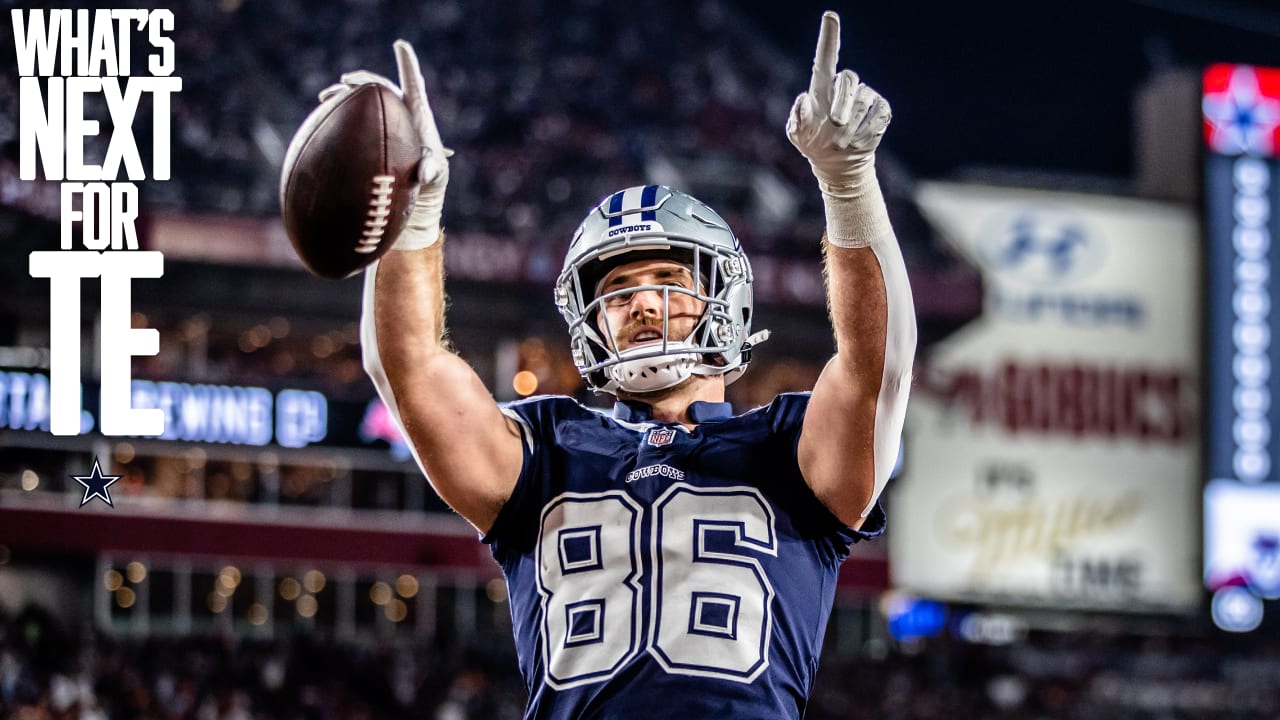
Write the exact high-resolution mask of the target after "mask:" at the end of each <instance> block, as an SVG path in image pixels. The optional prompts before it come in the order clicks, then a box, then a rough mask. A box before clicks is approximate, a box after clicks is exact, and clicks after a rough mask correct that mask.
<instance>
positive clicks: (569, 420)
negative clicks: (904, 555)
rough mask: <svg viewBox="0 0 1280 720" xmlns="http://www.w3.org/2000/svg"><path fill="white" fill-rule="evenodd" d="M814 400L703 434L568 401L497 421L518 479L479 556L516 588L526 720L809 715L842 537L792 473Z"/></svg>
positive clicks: (848, 534) (712, 417)
mask: <svg viewBox="0 0 1280 720" xmlns="http://www.w3.org/2000/svg"><path fill="white" fill-rule="evenodd" d="M808 401H809V394H808V393H794V394H784V395H780V396H778V397H777V398H776V399H775V400H774V401H773V403H771V404H770V405H768V406H766V407H762V408H758V409H756V410H752V411H750V412H747V413H744V414H741V415H736V416H731V415H730V414H729V410H728V405H726V404H723V403H695V404H694V406H692V407H691V413H692V414H693V416H694V417H695V419H696V420H697V421H698V423H699V424H698V425H697V426H696V427H695V428H694V429H693V430H688V429H687V428H684V427H683V426H680V425H675V424H662V423H655V422H652V421H650V419H649V417H648V407H647V406H643V405H639V404H632V405H626V404H621V403H620V404H619V405H618V406H617V407H616V408H615V410H614V413H613V415H610V414H607V413H605V412H601V411H597V410H592V409H589V408H586V407H584V406H582V405H581V404H579V403H577V402H576V401H574V400H572V399H570V398H566V397H541V398H534V399H530V400H526V401H521V402H518V403H514V404H512V405H510V406H507V407H506V408H505V412H507V413H508V414H509V415H510V416H512V417H514V418H515V419H517V420H518V421H519V423H520V424H521V426H522V428H523V431H524V436H525V449H524V452H525V454H524V467H523V470H522V472H521V475H520V478H519V480H518V481H517V483H516V486H515V488H514V491H513V493H512V495H511V498H510V499H509V500H508V501H507V503H506V505H505V506H504V507H503V509H502V511H501V512H500V513H499V515H498V518H497V520H496V521H495V522H494V525H493V527H492V528H491V529H490V531H489V533H488V534H487V535H486V536H485V538H484V541H485V542H487V543H490V544H491V546H492V551H493V555H494V557H495V558H496V559H497V560H498V562H499V563H500V564H501V565H502V569H503V572H504V573H505V575H506V579H507V586H508V588H509V597H510V602H511V613H512V620H513V624H514V629H515V641H516V649H517V653H518V655H519V662H520V671H521V674H522V675H523V676H524V680H525V683H526V684H527V686H528V689H529V705H528V709H527V711H526V715H525V717H526V718H557V719H566V720H567V719H568V718H609V719H610V720H616V719H623V718H644V719H645V720H650V719H651V718H655V717H661V718H699V719H704V718H724V719H728V718H733V719H734V720H749V719H750V718H770V719H771V720H774V719H776V718H799V717H801V716H802V715H803V714H804V708H805V703H806V700H807V697H808V695H809V691H810V689H811V687H812V684H813V679H814V675H815V672H816V669H817V663H818V655H819V652H820V650H821V646H822V639H823V634H824V632H825V629H826V625H827V619H828V617H829V615H830V611H831V604H832V600H833V598H834V594H835V586H836V579H837V575H838V572H839V567H840V564H841V562H843V561H844V559H845V558H846V557H847V556H848V554H849V549H850V547H851V545H852V544H853V543H854V542H856V541H858V540H860V539H865V538H868V537H872V536H875V535H878V534H879V533H880V532H882V531H883V529H884V514H883V512H882V511H881V509H880V508H879V506H877V507H876V508H875V510H874V511H873V512H872V514H871V515H870V516H869V517H868V518H867V520H866V522H865V523H864V525H863V527H862V529H861V530H860V531H854V530H852V529H850V528H848V527H846V526H844V525H843V524H842V523H841V522H840V521H839V520H838V519H837V518H836V517H835V516H834V515H832V514H831V512H830V511H828V510H827V509H826V507H825V506H824V505H823V504H822V503H821V502H820V501H819V500H818V499H817V498H816V497H815V496H814V495H813V493H812V491H811V490H810V489H809V487H808V485H807V484H806V483H805V481H804V479H803V478H802V477H801V475H800V470H799V467H798V466H797V462H796V443H797V440H798V438H799V435H800V426H801V423H802V421H803V419H804V413H805V409H806V407H807V406H808Z"/></svg>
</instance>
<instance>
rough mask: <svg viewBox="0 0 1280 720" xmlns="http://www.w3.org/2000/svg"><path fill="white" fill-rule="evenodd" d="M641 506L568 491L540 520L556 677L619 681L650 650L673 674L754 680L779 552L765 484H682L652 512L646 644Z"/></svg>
mask: <svg viewBox="0 0 1280 720" xmlns="http://www.w3.org/2000/svg"><path fill="white" fill-rule="evenodd" d="M641 514H642V513H641V508H640V506H639V504H638V503H637V502H636V501H635V500H633V499H631V497H630V496H628V495H627V494H626V493H624V492H622V491H619V490H614V491H609V492H603V493H565V494H563V495H561V496H559V497H557V498H556V499H555V500H553V501H552V502H551V503H550V504H549V505H548V506H547V508H546V509H545V510H544V511H543V513H542V527H541V531H540V535H539V541H538V591H539V593H540V594H541V595H542V610H543V628H542V631H543V643H542V645H543V660H544V663H545V665H546V668H547V682H548V683H549V684H550V685H551V686H552V687H554V688H556V689H564V688H569V687H574V686H577V685H583V684H587V683H593V682H599V681H601V680H605V679H607V678H609V677H611V676H612V675H613V674H614V673H616V672H617V671H618V670H619V669H620V668H621V667H622V666H623V665H625V664H626V663H627V662H628V661H629V660H631V659H632V658H633V657H635V656H636V655H637V654H638V653H640V652H641V651H642V650H644V649H647V650H648V652H650V653H651V654H652V655H653V656H654V658H656V659H657V661H658V663H659V664H660V665H661V666H662V667H663V669H665V670H666V671H667V672H669V673H675V674H680V675H698V676H705V677H717V678H723V679H726V680H734V681H738V682H744V683H746V682H751V681H752V680H754V679H755V678H757V677H759V675H760V673H762V672H763V671H764V669H765V668H766V667H768V665H769V640H770V636H771V633H772V626H773V622H772V602H773V596H774V591H773V586H772V585H771V584H770V582H769V578H768V577H767V576H766V575H765V573H764V569H763V567H762V566H761V563H760V560H759V559H758V557H757V556H758V555H761V554H766V555H775V556H776V555H777V552H778V544H777V536H776V534H775V522H774V516H773V513H772V511H771V510H770V508H769V505H768V503H766V502H765V500H764V497H763V496H762V495H761V494H760V492H759V491H758V490H756V489H755V488H749V487H731V488H698V487H695V486H693V485H690V484H688V483H676V484H674V485H672V486H671V488H670V489H668V490H667V492H665V493H664V494H663V495H662V497H660V498H659V499H658V500H657V502H655V503H654V507H653V521H652V522H653V524H652V528H651V532H650V535H649V547H648V548H647V549H648V550H650V552H651V554H652V559H653V570H652V573H653V577H652V579H651V580H652V581H651V583H650V585H651V590H650V592H651V597H652V603H651V609H650V610H649V612H650V618H651V620H652V622H651V623H650V624H649V628H650V630H649V637H648V640H647V643H642V642H641V638H640V634H641V627H642V626H643V625H642V622H641V620H642V619H643V618H642V612H643V610H642V608H641V607H640V597H641V596H640V588H641V580H642V577H641V574H642V572H643V569H642V560H641V552H642V551H643V550H645V549H646V548H643V547H642V543H641V536H640V518H641Z"/></svg>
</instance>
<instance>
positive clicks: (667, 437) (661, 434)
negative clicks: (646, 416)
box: [649, 428, 676, 447]
mask: <svg viewBox="0 0 1280 720" xmlns="http://www.w3.org/2000/svg"><path fill="white" fill-rule="evenodd" d="M675 439H676V430H675V428H654V429H652V430H650V431H649V444H650V445H652V446H654V447H662V446H663V445H670V444H671V442H672V441H673V440H675Z"/></svg>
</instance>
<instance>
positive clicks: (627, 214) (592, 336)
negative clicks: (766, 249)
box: [555, 185, 769, 394]
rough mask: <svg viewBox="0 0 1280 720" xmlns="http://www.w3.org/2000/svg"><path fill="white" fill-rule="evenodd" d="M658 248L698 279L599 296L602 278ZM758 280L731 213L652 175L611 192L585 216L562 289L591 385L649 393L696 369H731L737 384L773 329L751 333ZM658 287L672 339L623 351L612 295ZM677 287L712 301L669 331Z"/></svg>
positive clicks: (581, 367) (560, 301)
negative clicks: (728, 217) (608, 307)
mask: <svg viewBox="0 0 1280 720" xmlns="http://www.w3.org/2000/svg"><path fill="white" fill-rule="evenodd" d="M651 258H660V259H664V260H673V261H675V262H678V263H681V264H684V265H685V266H686V267H688V268H689V270H690V271H691V273H692V274H693V277H694V279H695V285H696V287H694V288H693V289H692V290H687V289H685V288H681V287H674V286H668V285H640V286H633V287H627V288H624V289H621V290H616V291H612V292H607V293H604V294H602V295H600V296H599V297H597V291H598V289H599V288H598V287H597V286H598V285H599V283H600V281H601V280H603V279H604V277H605V275H606V274H608V273H609V271H610V270H612V269H613V268H615V267H618V266H619V265H623V264H625V263H629V262H634V261H636V260H646V259H651ZM751 283H752V276H751V265H750V263H748V262H747V256H746V254H745V253H743V251H742V246H741V245H739V243H738V239H737V238H736V237H734V235H733V231H731V230H730V229H729V225H728V223H726V222H725V221H724V219H723V218H721V217H720V216H719V215H717V214H716V212H715V211H714V210H712V209H711V208H709V207H707V206H706V205H704V204H703V203H701V202H699V201H698V200H697V199H695V198H693V197H691V196H689V195H686V194H684V193H682V192H679V191H677V190H672V189H671V188H668V187H665V186H661V185H644V186H639V187H633V188H627V189H626V190H621V191H619V192H616V193H614V194H612V195H610V196H609V197H607V198H605V199H604V201H602V202H601V203H600V205H599V206H597V207H596V208H595V209H593V210H592V211H591V213H590V214H589V215H587V217H586V219H585V220H583V221H582V224H581V225H579V226H578V229H577V231H576V232H575V233H574V235H573V241H572V242H571V243H570V245H569V251H568V253H566V255H565V260H564V269H563V270H561V272H560V277H559V279H557V280H556V287H555V298H556V306H557V307H558V308H559V309H560V314H561V315H563V316H564V319H565V321H566V322H567V323H569V338H570V343H571V346H572V350H573V361H574V363H575V364H576V365H577V366H578V372H580V373H581V374H582V377H583V379H584V380H586V382H587V385H588V387H590V388H591V389H592V390H595V391H596V392H607V393H615V394H616V392H617V391H619V390H622V391H625V392H631V393H643V392H651V391H654V390H662V389H665V388H669V387H672V386H674V385H676V384H678V383H680V382H682V381H683V380H684V379H685V378H687V377H689V376H690V375H724V376H725V383H726V384H727V383H731V382H733V381H734V380H736V379H737V378H738V376H739V375H741V374H742V372H743V371H744V370H746V368H747V362H748V361H749V360H750V357H751V349H752V346H753V345H755V344H758V343H760V342H762V341H763V340H764V339H765V338H767V337H768V335H769V333H768V331H761V332H758V333H756V334H754V335H753V334H752V333H751V311H752V306H751ZM649 290H652V291H656V292H658V293H660V294H661V295H662V301H663V315H662V317H663V321H662V341H661V342H655V343H652V344H645V345H639V346H636V347H632V348H627V349H625V350H622V351H619V350H618V347H617V345H616V343H615V341H614V332H613V328H610V327H608V320H607V318H605V319H604V320H601V318H602V317H604V316H603V315H602V312H601V310H602V308H603V306H604V303H605V302H606V301H608V300H609V299H611V298H613V297H616V296H619V295H622V294H625V293H634V292H637V291H649ZM673 293H682V294H685V295H689V296H692V297H696V298H697V299H698V300H701V301H702V302H704V303H706V309H705V310H704V311H703V314H702V317H701V318H700V319H699V320H698V322H697V324H696V325H695V326H694V329H693V332H692V333H690V334H689V336H688V337H669V336H668V325H667V317H668V310H669V308H670V299H671V295H672V294H673ZM600 323H603V324H605V327H604V332H601V328H600V327H599V324H600Z"/></svg>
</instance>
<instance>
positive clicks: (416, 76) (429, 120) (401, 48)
mask: <svg viewBox="0 0 1280 720" xmlns="http://www.w3.org/2000/svg"><path fill="white" fill-rule="evenodd" d="M393 47H395V51H396V67H397V68H398V69H399V70H400V90H401V91H402V92H403V93H404V99H405V103H406V104H407V105H408V106H409V108H410V109H412V110H414V113H413V115H414V118H413V119H414V123H415V124H416V125H418V132H419V133H421V134H422V140H423V142H425V143H426V144H427V145H428V146H429V147H430V148H431V149H432V150H434V151H436V152H439V151H440V150H442V149H443V146H444V143H443V142H441V141H440V131H439V130H438V129H436V119H435V116H433V115H432V114H431V104H430V103H429V102H427V90H426V87H425V85H426V83H424V82H423V80H422V68H421V67H420V66H419V65H418V54H417V53H416V52H414V51H413V46H412V45H410V44H409V43H408V42H405V41H404V40H396V41H395V43H394V45H393ZM415 106H416V107H415Z"/></svg>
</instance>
